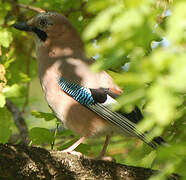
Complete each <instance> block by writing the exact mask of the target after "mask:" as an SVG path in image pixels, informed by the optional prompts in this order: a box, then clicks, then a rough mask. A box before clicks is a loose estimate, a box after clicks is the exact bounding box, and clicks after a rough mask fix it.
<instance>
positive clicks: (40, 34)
mask: <svg viewBox="0 0 186 180" xmlns="http://www.w3.org/2000/svg"><path fill="white" fill-rule="evenodd" d="M32 32H34V33H36V34H37V36H38V37H39V39H41V40H42V41H46V39H47V37H48V36H47V33H46V32H44V31H42V30H40V29H38V28H37V27H32Z"/></svg>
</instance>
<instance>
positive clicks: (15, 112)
mask: <svg viewBox="0 0 186 180" xmlns="http://www.w3.org/2000/svg"><path fill="white" fill-rule="evenodd" d="M6 107H7V109H8V110H9V111H10V112H11V113H12V116H13V119H14V122H15V125H16V127H17V129H18V131H19V134H20V137H21V143H23V144H28V143H29V139H28V128H27V125H26V122H25V120H24V118H23V116H22V113H21V112H20V111H19V109H18V107H17V106H16V105H15V104H14V103H13V102H11V101H10V100H8V99H7V100H6Z"/></svg>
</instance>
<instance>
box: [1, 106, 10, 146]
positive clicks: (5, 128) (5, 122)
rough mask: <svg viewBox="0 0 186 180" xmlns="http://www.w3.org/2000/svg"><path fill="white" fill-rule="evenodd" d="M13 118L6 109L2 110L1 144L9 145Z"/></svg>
mask: <svg viewBox="0 0 186 180" xmlns="http://www.w3.org/2000/svg"><path fill="white" fill-rule="evenodd" d="M11 124H12V116H11V113H10V112H9V111H8V110H7V109H6V108H0V143H7V142H8V140H9V138H10V136H11V133H12V131H11V129H10V128H11Z"/></svg>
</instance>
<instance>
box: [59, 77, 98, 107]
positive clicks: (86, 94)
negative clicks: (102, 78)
mask: <svg viewBox="0 0 186 180" xmlns="http://www.w3.org/2000/svg"><path fill="white" fill-rule="evenodd" d="M58 83H59V86H60V87H61V89H62V90H63V91H64V92H66V93H67V94H68V95H70V96H71V97H72V98H73V99H75V100H76V101H77V102H79V103H80V104H83V105H91V104H95V101H94V99H93V97H92V95H91V92H90V91H89V90H88V88H85V87H82V86H80V85H78V84H75V83H72V82H69V81H67V80H65V79H64V78H60V79H59V82H58Z"/></svg>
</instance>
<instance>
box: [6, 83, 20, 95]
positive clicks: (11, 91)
mask: <svg viewBox="0 0 186 180" xmlns="http://www.w3.org/2000/svg"><path fill="white" fill-rule="evenodd" d="M3 92H4V94H5V96H6V97H7V98H11V97H19V96H21V86H20V85H18V84H14V85H12V86H6V87H5V88H4V89H3Z"/></svg>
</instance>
